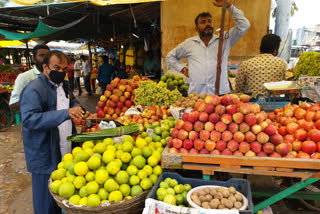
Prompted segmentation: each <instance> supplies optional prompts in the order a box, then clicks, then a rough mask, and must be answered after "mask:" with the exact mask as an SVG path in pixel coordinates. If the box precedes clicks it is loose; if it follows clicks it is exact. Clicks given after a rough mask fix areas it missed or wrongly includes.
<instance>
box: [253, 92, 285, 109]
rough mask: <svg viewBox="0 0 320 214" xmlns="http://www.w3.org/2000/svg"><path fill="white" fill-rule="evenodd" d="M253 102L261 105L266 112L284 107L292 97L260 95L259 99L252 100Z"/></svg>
mask: <svg viewBox="0 0 320 214" xmlns="http://www.w3.org/2000/svg"><path fill="white" fill-rule="evenodd" d="M250 102H251V103H257V104H259V105H260V107H261V110H263V111H265V112H273V111H274V110H275V109H277V108H283V107H284V106H285V105H287V104H289V103H290V97H287V96H286V97H275V96H274V97H264V96H261V95H258V97H257V99H256V100H254V101H252V100H251V101H250Z"/></svg>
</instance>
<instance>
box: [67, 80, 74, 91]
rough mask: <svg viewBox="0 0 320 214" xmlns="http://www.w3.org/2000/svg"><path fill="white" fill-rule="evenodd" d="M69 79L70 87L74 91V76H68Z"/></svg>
mask: <svg viewBox="0 0 320 214" xmlns="http://www.w3.org/2000/svg"><path fill="white" fill-rule="evenodd" d="M68 79H69V84H70V89H71V91H73V90H74V78H73V77H72V78H68Z"/></svg>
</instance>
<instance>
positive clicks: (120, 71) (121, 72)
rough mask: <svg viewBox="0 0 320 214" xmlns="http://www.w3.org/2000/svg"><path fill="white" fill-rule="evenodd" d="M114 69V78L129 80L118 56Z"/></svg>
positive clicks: (114, 62)
mask: <svg viewBox="0 0 320 214" xmlns="http://www.w3.org/2000/svg"><path fill="white" fill-rule="evenodd" d="M113 67H114V70H115V75H114V78H115V77H118V78H120V79H128V78H129V77H128V74H127V72H126V71H125V69H121V63H120V60H119V57H118V56H116V59H115V60H114V61H113Z"/></svg>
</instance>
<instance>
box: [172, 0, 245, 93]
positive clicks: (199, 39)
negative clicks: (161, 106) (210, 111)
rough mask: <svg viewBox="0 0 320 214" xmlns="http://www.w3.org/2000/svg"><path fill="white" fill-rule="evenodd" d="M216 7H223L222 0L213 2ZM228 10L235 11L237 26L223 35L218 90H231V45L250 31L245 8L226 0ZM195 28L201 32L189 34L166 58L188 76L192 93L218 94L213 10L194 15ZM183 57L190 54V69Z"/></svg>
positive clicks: (227, 91) (234, 16)
mask: <svg viewBox="0 0 320 214" xmlns="http://www.w3.org/2000/svg"><path fill="white" fill-rule="evenodd" d="M213 4H214V5H216V6H217V7H222V5H223V0H216V1H214V3H213ZM227 10H228V11H229V12H230V14H231V15H232V18H233V21H234V22H235V24H236V26H235V27H233V28H231V29H230V31H229V32H228V33H224V34H225V35H226V34H228V36H227V37H224V38H225V39H224V42H223V50H224V51H223V56H222V64H221V77H220V88H219V94H220V95H222V94H227V93H229V92H230V86H229V83H228V69H227V62H228V56H229V52H230V49H231V48H232V46H233V45H234V44H235V43H236V42H237V41H238V40H239V39H240V38H241V37H242V36H243V35H244V34H245V33H246V32H247V31H248V29H249V27H250V23H249V21H248V19H247V18H246V17H245V16H244V14H243V12H242V11H241V10H240V9H239V8H237V7H236V6H235V5H233V4H232V3H231V1H230V0H228V1H227ZM195 29H196V31H198V34H199V35H198V36H195V37H192V38H189V39H187V40H185V41H184V42H183V43H181V44H179V45H178V46H177V47H176V48H175V49H173V50H172V51H171V52H170V53H169V54H168V55H167V62H168V63H169V65H170V66H171V67H173V68H174V69H175V70H176V71H180V72H181V73H183V74H184V75H185V76H187V77H189V80H190V87H189V92H188V93H189V94H193V93H196V92H197V93H199V94H200V95H201V94H206V93H208V94H215V91H216V85H215V83H216V74H217V55H218V46H219V45H218V44H219V36H217V35H214V34H213V32H214V26H213V22H212V16H211V14H210V13H207V12H203V13H200V14H199V15H198V16H197V17H196V19H195ZM183 57H187V58H188V67H189V69H187V68H185V67H183V66H182V65H181V64H180V62H179V60H180V59H181V58H183Z"/></svg>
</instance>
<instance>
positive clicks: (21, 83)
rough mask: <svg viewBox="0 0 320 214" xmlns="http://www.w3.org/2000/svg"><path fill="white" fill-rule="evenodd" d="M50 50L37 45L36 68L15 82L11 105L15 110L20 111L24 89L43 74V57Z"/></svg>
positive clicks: (34, 56) (34, 57)
mask: <svg viewBox="0 0 320 214" xmlns="http://www.w3.org/2000/svg"><path fill="white" fill-rule="evenodd" d="M49 51H50V49H49V47H48V46H46V45H36V46H35V47H34V48H33V50H32V54H33V61H34V63H35V65H34V67H33V68H32V69H30V70H28V71H26V72H24V73H22V74H19V75H18V77H17V79H16V80H15V82H14V89H13V91H12V93H11V97H10V102H9V105H10V106H11V108H13V109H17V110H19V109H20V103H19V96H20V93H21V91H22V89H23V88H24V87H25V86H26V85H27V84H28V83H29V82H30V81H31V80H34V79H36V78H38V77H39V75H40V73H41V72H42V63H43V57H44V56H45V55H46V54H47V53H49Z"/></svg>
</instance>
